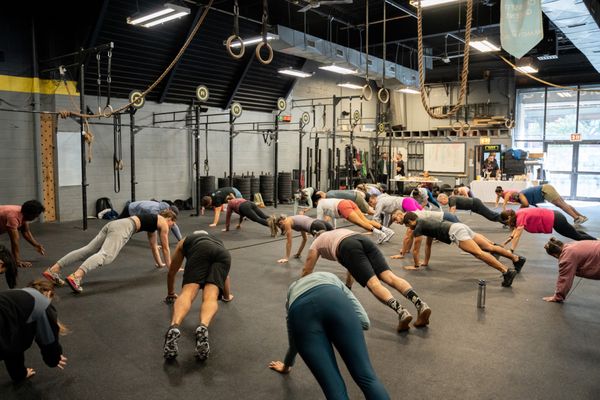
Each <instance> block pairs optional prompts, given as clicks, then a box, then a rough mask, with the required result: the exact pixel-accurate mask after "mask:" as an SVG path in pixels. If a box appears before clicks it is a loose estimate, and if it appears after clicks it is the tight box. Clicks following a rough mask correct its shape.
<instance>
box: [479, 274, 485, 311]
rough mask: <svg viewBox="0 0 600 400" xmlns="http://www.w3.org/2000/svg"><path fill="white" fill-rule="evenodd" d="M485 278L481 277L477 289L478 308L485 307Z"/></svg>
mask: <svg viewBox="0 0 600 400" xmlns="http://www.w3.org/2000/svg"><path fill="white" fill-rule="evenodd" d="M485 287H486V283H485V280H483V279H480V280H479V285H478V289H477V308H485Z"/></svg>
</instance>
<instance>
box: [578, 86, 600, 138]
mask: <svg viewBox="0 0 600 400" xmlns="http://www.w3.org/2000/svg"><path fill="white" fill-rule="evenodd" d="M584 89H598V90H599V91H598V92H586V91H582V92H580V93H579V127H578V131H579V133H581V137H582V139H583V140H600V86H589V87H584Z"/></svg>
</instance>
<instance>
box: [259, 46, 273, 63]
mask: <svg viewBox="0 0 600 400" xmlns="http://www.w3.org/2000/svg"><path fill="white" fill-rule="evenodd" d="M263 46H267V50H269V57H268V58H267V59H266V60H263V58H262V57H261V56H260V50H261V49H262V48H263ZM255 53H256V58H258V61H260V62H261V64H264V65H267V64H271V61H273V48H272V47H271V45H270V44H269V42H260V43H259V44H258V46H256V51H255Z"/></svg>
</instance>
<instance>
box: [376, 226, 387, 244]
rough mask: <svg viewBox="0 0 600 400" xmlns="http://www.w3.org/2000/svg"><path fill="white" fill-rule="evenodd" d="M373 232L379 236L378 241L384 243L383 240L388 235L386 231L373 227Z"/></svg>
mask: <svg viewBox="0 0 600 400" xmlns="http://www.w3.org/2000/svg"><path fill="white" fill-rule="evenodd" d="M373 234H374V235H375V237H376V238H377V243H383V241H384V240H385V236H386V235H385V233H383V232H382V231H380V230H379V229H375V228H373Z"/></svg>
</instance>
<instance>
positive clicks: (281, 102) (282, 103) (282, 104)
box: [277, 97, 287, 111]
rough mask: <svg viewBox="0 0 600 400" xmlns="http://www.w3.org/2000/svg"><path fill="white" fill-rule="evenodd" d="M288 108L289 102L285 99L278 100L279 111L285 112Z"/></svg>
mask: <svg viewBox="0 0 600 400" xmlns="http://www.w3.org/2000/svg"><path fill="white" fill-rule="evenodd" d="M286 108H287V101H285V99H284V98H283V97H280V98H278V99H277V109H278V110H279V111H283V110H285V109H286Z"/></svg>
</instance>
